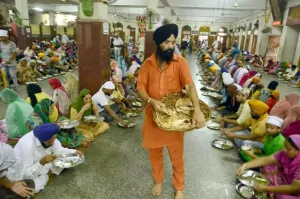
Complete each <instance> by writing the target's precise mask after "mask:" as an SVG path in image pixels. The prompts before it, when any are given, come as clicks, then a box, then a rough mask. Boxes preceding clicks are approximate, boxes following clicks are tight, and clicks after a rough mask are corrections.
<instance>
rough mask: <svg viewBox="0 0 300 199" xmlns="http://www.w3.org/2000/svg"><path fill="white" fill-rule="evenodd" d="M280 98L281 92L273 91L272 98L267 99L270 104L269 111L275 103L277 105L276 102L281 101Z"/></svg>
mask: <svg viewBox="0 0 300 199" xmlns="http://www.w3.org/2000/svg"><path fill="white" fill-rule="evenodd" d="M279 98H280V92H279V91H278V90H275V91H273V92H272V95H271V96H270V98H269V99H268V100H267V101H266V104H267V105H268V106H269V110H268V113H270V111H271V110H272V108H273V107H274V105H276V103H277V102H278V101H279Z"/></svg>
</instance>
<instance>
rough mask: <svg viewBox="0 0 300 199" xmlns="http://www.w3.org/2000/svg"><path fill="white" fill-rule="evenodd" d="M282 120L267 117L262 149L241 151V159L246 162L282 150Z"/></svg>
mask: <svg viewBox="0 0 300 199" xmlns="http://www.w3.org/2000/svg"><path fill="white" fill-rule="evenodd" d="M282 123H283V120H282V119H281V118H279V117H277V116H268V118H267V122H266V132H267V135H266V141H265V144H264V147H263V148H262V149H256V148H254V149H250V150H242V151H241V155H242V157H243V159H244V160H245V161H246V162H248V161H251V160H252V159H256V158H258V157H263V156H268V155H272V154H274V153H277V152H278V151H281V150H282V149H283V148H284V141H285V138H284V136H283V135H282V134H281V133H280V132H281V126H282Z"/></svg>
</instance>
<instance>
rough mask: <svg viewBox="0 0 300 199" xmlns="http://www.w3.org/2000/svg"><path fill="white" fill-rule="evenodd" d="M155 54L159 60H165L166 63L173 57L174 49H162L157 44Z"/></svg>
mask: <svg viewBox="0 0 300 199" xmlns="http://www.w3.org/2000/svg"><path fill="white" fill-rule="evenodd" d="M156 54H157V56H158V59H159V60H160V61H166V62H167V63H169V62H170V61H172V59H173V54H174V49H172V48H168V49H166V50H164V51H163V50H162V49H161V48H160V47H159V46H157V48H156Z"/></svg>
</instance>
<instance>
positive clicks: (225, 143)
mask: <svg viewBox="0 0 300 199" xmlns="http://www.w3.org/2000/svg"><path fill="white" fill-rule="evenodd" d="M211 144H212V145H213V146H214V147H216V148H218V149H223V150H229V149H232V148H233V143H232V142H230V141H229V140H223V139H217V140H214V141H212V143H211Z"/></svg>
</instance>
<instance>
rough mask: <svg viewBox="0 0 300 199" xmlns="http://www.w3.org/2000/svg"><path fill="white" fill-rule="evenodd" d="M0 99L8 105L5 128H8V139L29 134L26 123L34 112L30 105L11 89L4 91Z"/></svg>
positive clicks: (0, 94)
mask: <svg viewBox="0 0 300 199" xmlns="http://www.w3.org/2000/svg"><path fill="white" fill-rule="evenodd" d="M0 99H1V100H2V101H3V102H4V103H6V104H8V107H7V110H6V113H5V122H4V124H5V125H4V126H6V127H7V131H8V138H19V137H22V136H23V135H25V134H26V133H28V131H26V128H25V122H26V120H27V119H28V118H29V116H30V115H31V113H32V112H33V108H32V107H31V106H30V104H28V103H27V102H26V101H25V100H24V99H22V98H20V97H19V95H18V94H17V93H16V92H15V91H13V90H11V89H9V88H5V89H4V90H2V92H1V93H0Z"/></svg>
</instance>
